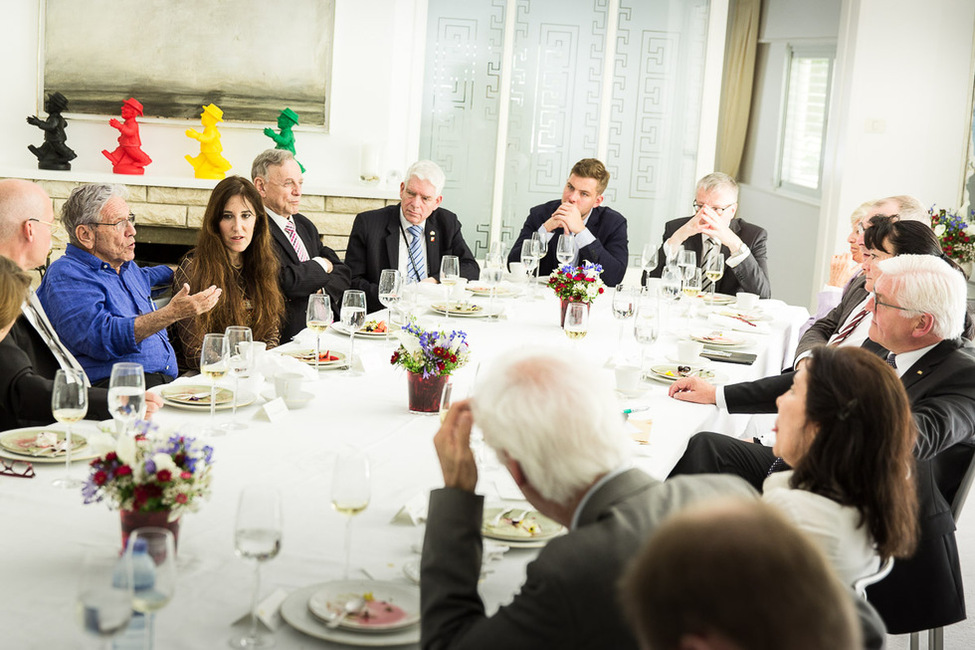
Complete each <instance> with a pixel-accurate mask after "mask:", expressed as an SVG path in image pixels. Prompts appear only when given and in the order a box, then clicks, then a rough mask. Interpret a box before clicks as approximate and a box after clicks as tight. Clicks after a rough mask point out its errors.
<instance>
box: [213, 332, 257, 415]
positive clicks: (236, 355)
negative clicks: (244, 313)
mask: <svg viewBox="0 0 975 650" xmlns="http://www.w3.org/2000/svg"><path fill="white" fill-rule="evenodd" d="M224 336H226V337H227V353H228V356H227V365H228V366H229V367H230V371H231V372H233V373H234V407H233V414H232V416H231V421H230V422H225V423H224V424H222V425H221V426H222V427H223V428H224V429H227V430H230V431H239V430H240V429H246V428H247V425H246V424H244V423H243V422H238V421H237V402H238V401H240V376H241V375H243V374H246V373H247V371H248V370H250V368H251V366H252V365H253V363H254V346H253V345H252V343H253V342H254V335H253V333H252V332H251V328H249V327H242V326H240V325H231V326H230V327H228V328H227V329H226V330H225V331H224Z"/></svg>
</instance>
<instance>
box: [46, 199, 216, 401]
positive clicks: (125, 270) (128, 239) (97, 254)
mask: <svg viewBox="0 0 975 650" xmlns="http://www.w3.org/2000/svg"><path fill="white" fill-rule="evenodd" d="M61 224H62V225H63V226H64V229H65V230H66V231H67V233H68V239H69V243H68V246H67V249H66V250H65V253H64V256H63V257H61V258H59V259H57V260H55V261H54V262H52V263H51V266H50V268H49V269H48V270H47V273H45V274H44V280H43V282H41V286H40V288H39V289H38V290H37V294H38V296H39V297H40V299H41V304H43V305H44V309H45V310H46V311H47V314H48V316H49V317H50V319H51V323H52V324H53V325H54V329H55V330H57V333H58V334H59V335H60V337H61V340H63V341H64V343H65V345H67V346H68V349H69V350H71V352H72V354H74V355H75V356H76V357H77V358H78V361H79V362H80V363H81V365H82V366H83V367H84V369H85V372H87V373H88V377H89V378H90V379H91V382H92V385H94V386H108V383H109V380H110V378H111V375H112V366H113V365H115V364H116V363H118V362H121V361H130V362H134V363H139V364H141V365H142V368H143V370H144V372H145V378H146V387H147V388H151V387H152V386H158V385H159V384H163V383H167V382H170V381H172V380H173V379H175V378H176V375H177V374H178V369H177V365H176V354H175V352H174V351H173V346H172V345H171V344H170V342H169V336H168V334H167V333H166V328H167V327H168V326H169V325H172V324H173V323H175V322H176V321H178V320H182V319H184V318H189V317H191V316H196V315H197V314H202V313H205V312H207V311H209V310H211V309H213V306H214V305H216V304H217V300H218V299H219V298H220V293H221V290H220V289H219V288H217V287H213V286H211V287H208V288H206V289H203V290H202V291H199V292H198V293H195V294H191V293H190V287H189V285H183V288H182V289H180V291H179V292H177V293H176V294H175V295H173V297H172V299H171V300H170V301H169V303H167V304H166V305H165V306H163V307H161V308H159V309H156V307H155V304H154V303H153V301H152V291H153V288H154V287H168V286H170V283H171V282H172V280H173V271H172V269H170V268H169V267H168V266H164V265H160V266H150V267H146V268H142V267H140V266H139V265H138V264H136V263H135V261H134V260H135V232H136V231H135V215H133V214H132V212H131V211H130V210H129V206H128V203H126V201H125V188H124V187H123V186H121V185H107V184H91V185H82V186H80V187H76V188H75V189H74V190H72V192H71V195H70V196H69V197H68V200H67V201H66V202H65V204H64V207H63V208H62V209H61Z"/></svg>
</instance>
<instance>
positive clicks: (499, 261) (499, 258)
mask: <svg viewBox="0 0 975 650" xmlns="http://www.w3.org/2000/svg"><path fill="white" fill-rule="evenodd" d="M484 267H485V268H488V269H500V268H503V267H504V244H502V243H501V242H499V241H493V242H491V245H490V246H489V247H488V252H487V255H485V256H484Z"/></svg>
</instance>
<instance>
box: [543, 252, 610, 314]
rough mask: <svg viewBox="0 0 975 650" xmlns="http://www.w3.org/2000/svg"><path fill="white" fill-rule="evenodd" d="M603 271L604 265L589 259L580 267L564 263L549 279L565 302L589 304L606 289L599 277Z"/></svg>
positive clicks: (549, 283)
mask: <svg viewBox="0 0 975 650" xmlns="http://www.w3.org/2000/svg"><path fill="white" fill-rule="evenodd" d="M602 272H603V267H602V265H600V264H593V263H592V262H590V261H588V260H587V261H585V262H584V263H583V264H582V266H578V267H574V266H571V265H569V264H563V265H562V266H560V267H559V269H558V270H557V271H556V272H555V273H553V274H552V276H551V277H550V278H549V279H548V286H550V287H551V288H552V291H554V292H555V295H556V296H558V297H559V298H560V299H562V300H563V301H565V302H584V303H586V304H589V303H591V302H592V301H593V300H595V299H596V297H597V296H598V295H599V294H601V293H602V292H603V291H604V290H605V285H604V284H603V281H602V279H600V277H599V275H600V274H601V273H602Z"/></svg>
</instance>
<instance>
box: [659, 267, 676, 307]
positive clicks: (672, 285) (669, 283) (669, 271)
mask: <svg viewBox="0 0 975 650" xmlns="http://www.w3.org/2000/svg"><path fill="white" fill-rule="evenodd" d="M680 284H681V275H680V269H678V268H677V267H674V266H666V267H664V270H663V272H662V273H661V274H660V292H661V294H662V295H663V298H664V300H677V299H678V298H680Z"/></svg>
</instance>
